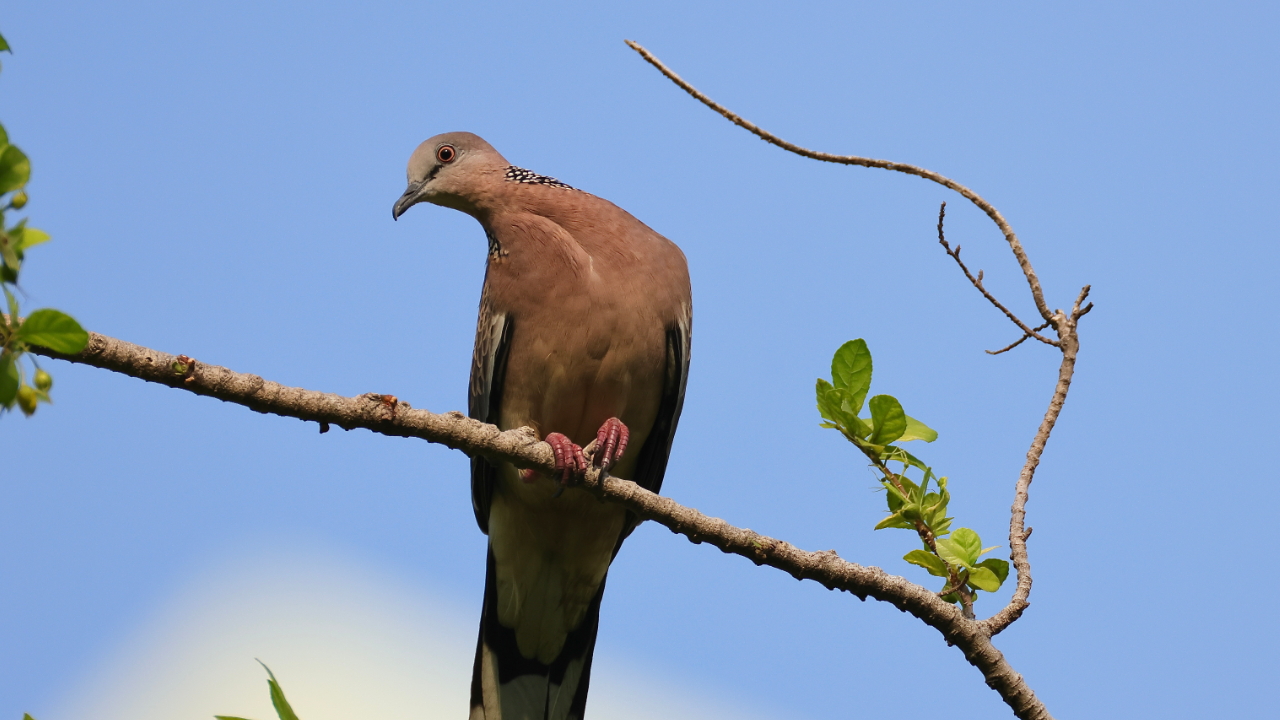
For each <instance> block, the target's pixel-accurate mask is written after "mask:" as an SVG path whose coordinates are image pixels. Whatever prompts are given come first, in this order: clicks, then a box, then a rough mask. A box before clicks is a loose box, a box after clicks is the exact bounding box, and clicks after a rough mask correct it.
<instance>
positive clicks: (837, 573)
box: [30, 333, 1050, 720]
mask: <svg viewBox="0 0 1280 720" xmlns="http://www.w3.org/2000/svg"><path fill="white" fill-rule="evenodd" d="M30 350H31V352H34V353H36V354H39V355H43V356H46V357H51V358H58V359H61V360H67V361H70V362H73V363H80V364H84V365H91V366H93V367H98V368H103V369H106V370H112V371H114V372H118V373H121V374H123V375H128V376H130V377H135V378H139V379H141V380H146V381H149V382H154V383H159V384H161V385H166V386H168V387H171V388H175V389H179V390H185V391H187V392H191V393H195V394H196V395H206V396H209V397H214V398H217V399H219V400H222V401H224V402H229V403H235V404H237V405H243V406H245V407H247V408H249V409H251V410H254V411H256V412H261V413H270V414H273V415H280V416H283V417H292V418H298V419H300V420H306V421H311V422H317V423H320V432H325V431H326V430H327V429H328V426H329V425H337V426H339V427H342V428H344V429H347V430H351V429H354V428H364V429H366V430H370V431H372V432H376V433H379V434H382V435H390V436H398V437H413V438H419V439H422V440H426V441H428V442H433V443H440V444H442V445H445V446H447V447H450V448H454V449H456V450H461V451H463V452H465V453H467V454H468V455H472V456H476V455H480V456H484V457H487V458H490V459H492V460H496V461H505V462H510V463H513V464H515V465H516V466H518V467H522V468H534V469H537V470H541V471H542V472H543V473H545V474H546V475H547V476H548V477H549V476H550V475H552V474H553V473H554V470H555V461H554V458H553V455H552V452H551V447H550V446H549V445H547V444H546V443H544V442H541V441H539V440H538V437H537V434H536V433H535V432H534V431H533V430H532V429H530V428H519V429H515V430H507V431H505V432H503V431H500V430H498V428H497V427H495V426H493V425H487V424H485V423H482V422H479V421H478V420H472V419H471V418H468V417H466V416H465V415H463V414H462V413H460V412H457V411H453V412H448V413H444V414H437V413H433V412H429V411H426V410H418V409H415V408H411V407H410V406H409V404H408V403H406V402H402V401H400V400H398V399H396V398H395V397H394V396H391V395H381V394H376V393H370V394H366V395H359V396H356V397H343V396H341V395H334V394H332V393H321V392H316V391H314V390H306V389H303V388H296V387H288V386H285V385H281V384H280V383H276V382H271V381H269V380H264V379H263V378H262V377H260V376H258V375H251V374H245V373H238V372H234V371H232V370H229V369H227V368H224V367H221V366H218V365H209V364H206V363H203V362H200V361H197V360H194V359H192V358H190V357H187V356H186V355H176V356H175V355H170V354H168V353H162V352H158V351H156V350H151V349H149V348H145V347H142V346H140V345H134V344H132V343H128V342H124V341H123V340H117V339H115V338H111V337H107V336H105V335H100V334H98V333H89V344H88V345H87V346H86V347H85V349H84V350H82V351H80V352H78V353H75V354H73V355H65V354H62V353H58V352H54V351H52V350H49V349H47V348H40V347H31V349H30ZM547 482H551V480H547ZM580 487H581V489H582V490H585V491H586V492H589V493H591V494H593V495H595V496H596V497H597V498H599V499H600V500H603V501H607V502H613V503H618V504H619V505H622V506H623V507H626V508H627V509H628V510H631V511H632V512H634V513H636V515H637V516H639V517H640V518H642V519H645V520H653V521H654V522H656V523H658V524H660V525H663V526H665V527H667V528H668V529H670V530H671V531H672V532H674V533H678V534H681V535H684V536H685V537H687V538H689V539H690V540H691V541H693V542H694V543H704V542H705V543H709V544H711V545H714V546H715V547H717V548H719V549H720V550H722V551H723V552H726V553H732V554H734V555H740V556H742V557H745V558H747V559H748V560H750V561H752V562H753V563H755V564H756V565H768V566H770V567H774V568H777V569H779V570H782V571H783V572H786V573H788V574H790V575H791V576H792V577H794V578H796V579H797V580H813V581H815V582H818V583H820V584H822V585H823V586H824V587H826V588H828V589H831V590H843V591H845V592H848V593H852V594H854V595H856V596H858V597H859V598H860V599H863V600H865V599H866V598H868V597H870V598H873V599H875V600H880V601H882V602H886V603H889V604H891V605H893V606H894V607H896V608H898V609H899V610H901V611H903V612H908V613H911V614H912V615H914V616H916V617H918V618H920V619H921V620H923V621H924V622H925V623H926V624H928V625H930V626H931V627H933V628H935V629H937V630H938V631H939V632H941V633H942V635H943V638H944V639H945V640H946V641H947V643H948V644H949V645H955V646H956V647H958V648H960V650H961V651H962V652H963V653H964V655H965V658H966V659H968V661H969V662H970V663H971V664H973V665H974V666H975V667H977V668H978V669H979V670H981V671H982V674H983V676H984V677H985V678H986V681H987V684H988V685H990V686H991V687H992V688H994V689H995V690H996V691H997V692H999V693H1000V696H1001V697H1002V698H1004V700H1005V702H1006V703H1008V704H1009V706H1010V707H1011V708H1013V711H1014V713H1015V715H1017V716H1018V717H1019V718H1024V719H1026V720H1031V719H1035V720H1045V719H1047V718H1050V715H1049V713H1048V711H1047V710H1046V709H1045V707H1044V705H1043V703H1041V702H1040V701H1039V700H1038V699H1037V698H1036V696H1035V693H1033V692H1032V691H1031V688H1030V687H1028V686H1027V684H1026V682H1025V681H1024V680H1023V679H1022V676H1021V675H1019V674H1018V673H1017V672H1016V671H1014V669H1013V668H1012V667H1011V666H1010V665H1009V663H1008V661H1007V660H1005V658H1004V655H1003V654H1002V653H1001V652H1000V651H999V650H997V649H996V648H995V646H994V645H992V644H991V638H990V635H989V633H988V629H987V626H986V625H985V624H984V623H983V622H980V621H974V620H967V619H965V618H964V617H963V616H962V615H961V612H960V610H959V609H957V608H956V607H955V606H954V605H952V604H951V603H948V602H944V601H943V600H942V599H941V598H939V597H938V596H937V594H936V593H934V592H932V591H930V590H929V589H927V588H925V587H922V586H920V585H916V584H915V583H912V582H910V581H908V580H907V579H906V578H902V577H898V576H896V575H890V574H888V573H886V572H885V571H883V570H881V569H880V568H877V567H868V566H864V565H859V564H857V563H851V562H848V561H846V560H843V559H841V558H840V556H839V555H837V554H836V552H835V551H834V550H829V551H826V552H808V551H805V550H801V549H799V548H797V547H795V546H794V545H791V544H790V543H787V542H784V541H781V540H776V539H774V538H771V537H767V536H765V535H761V534H759V533H756V532H754V531H752V530H749V529H745V528H739V527H735V526H733V525H731V524H729V523H727V522H725V521H724V520H721V519H719V518H713V517H708V516H706V515H703V514H702V513H700V512H698V511H697V510H695V509H693V508H689V507H685V506H683V505H680V504H679V503H677V502H676V501H674V500H672V499H671V498H668V497H663V496H661V495H656V494H654V493H652V492H649V491H648V490H645V489H644V488H642V487H640V486H639V485H636V484H635V483H633V482H631V481H630V480H623V479H620V478H615V477H611V476H610V475H609V474H608V473H605V472H601V471H600V470H598V469H596V468H595V467H591V468H590V469H589V470H588V471H587V474H586V477H585V478H584V479H583V480H582V482H581V483H580Z"/></svg>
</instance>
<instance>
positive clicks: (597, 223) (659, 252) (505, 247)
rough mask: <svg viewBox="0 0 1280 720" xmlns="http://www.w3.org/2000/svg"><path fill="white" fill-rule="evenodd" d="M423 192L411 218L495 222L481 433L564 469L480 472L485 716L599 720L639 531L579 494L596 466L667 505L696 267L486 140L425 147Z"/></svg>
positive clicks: (412, 168) (479, 385)
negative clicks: (489, 429) (615, 622)
mask: <svg viewBox="0 0 1280 720" xmlns="http://www.w3.org/2000/svg"><path fill="white" fill-rule="evenodd" d="M408 179H409V187H408V189H407V190H405V192H404V195H402V196H401V197H400V199H399V200H397V201H396V203H395V207H394V209H393V211H392V215H393V217H396V218H398V217H399V216H400V215H401V214H402V213H404V211H405V210H407V209H408V208H409V207H410V206H412V205H414V204H416V203H419V202H423V201H426V202H429V203H434V204H436V205H443V206H445V207H450V208H454V209H456V210H461V211H462V212H465V213H467V214H468V215H471V216H472V217H474V218H475V219H476V220H478V221H479V222H480V225H481V227H483V228H484V231H485V235H486V237H487V238H488V241H489V257H488V265H487V268H486V270H485V278H484V289H483V292H482V294H481V297H480V318H479V322H478V323H477V326H476V344H475V354H474V356H473V358H472V364H471V384H470V396H469V406H470V407H469V409H470V415H471V417H473V418H475V419H477V420H481V421H483V422H487V423H493V424H495V425H497V426H498V427H499V428H501V429H503V430H506V429H509V428H517V427H521V426H528V427H531V428H533V429H534V430H535V431H537V433H538V435H539V437H541V438H542V439H543V440H545V441H546V442H547V443H548V444H550V445H551V447H552V450H553V451H554V455H555V459H556V469H557V472H556V475H555V476H554V477H546V476H543V475H540V474H536V473H533V472H531V471H521V470H518V469H517V468H515V467H514V466H512V465H510V464H507V463H498V464H494V463H491V462H490V461H488V460H485V459H483V458H473V459H472V461H471V497H472V505H473V508H474V510H475V516H476V522H477V523H479V525H480V529H481V530H482V531H484V532H485V533H487V534H488V536H489V550H488V560H487V563H488V565H487V570H486V573H485V590H484V609H483V612H482V615H481V619H480V638H479V642H478V643H477V647H476V658H475V666H474V670H473V675H472V680H471V715H470V717H471V719H472V720H544V719H545V720H550V719H553V718H554V719H556V720H560V719H562V718H581V717H582V716H583V713H584V710H585V708H586V700H587V685H588V680H589V678H590V674H591V656H592V652H593V650H594V648H595V643H596V629H597V626H598V624H599V619H600V598H601V596H602V595H603V593H604V585H605V575H606V573H607V572H608V570H609V564H610V562H612V560H613V558H614V556H615V555H617V553H618V549H619V548H620V547H621V546H622V541H623V540H624V539H626V537H627V536H628V535H629V534H630V533H631V531H632V530H633V529H634V528H635V526H636V524H637V519H636V517H635V516H634V515H632V514H631V513H629V512H627V511H625V510H624V509H622V508H620V507H619V506H617V505H612V504H602V503H600V502H597V501H596V500H595V499H594V498H592V497H591V496H590V495H588V494H587V493H586V492H584V491H582V490H581V489H578V488H575V487H572V483H571V482H569V481H570V480H571V479H572V477H573V476H575V474H578V473H581V472H583V471H585V469H586V463H587V462H592V463H595V464H596V465H597V466H600V467H603V468H606V469H609V471H610V473H611V474H613V475H615V476H617V477H622V478H627V479H630V480H633V481H635V482H636V483H637V484H639V485H640V486H641V487H644V488H647V489H649V490H652V491H654V492H657V491H658V490H659V489H660V488H661V486H662V477H663V475H664V473H665V472H666V467H667V457H668V455H669V454H670V451H671V440H672V437H673V436H674V435H675V430H676V422H677V421H678V420H679V417H680V409H681V406H682V405H683V404H684V390H685V381H686V378H687V377H688V371H689V341H690V328H691V322H692V315H691V307H692V306H691V294H690V287H689V271H688V267H687V266H686V264H685V258H684V254H683V253H681V252H680V249H679V248H677V247H676V246H675V244H674V243H672V242H671V241H669V240H667V239H666V238H664V237H663V236H661V235H659V234H658V233H656V232H654V231H653V230H652V229H650V228H649V227H648V226H646V225H645V224H643V223H641V222H640V221H639V220H636V219H635V218H634V217H632V216H631V215H630V214H628V213H627V212H626V211H624V210H622V209H621V208H619V207H618V206H616V205H614V204H613V203H611V202H609V201H607V200H603V199H601V198H598V197H596V196H594V195H591V194H590V193H586V192H583V191H581V190H576V189H574V188H572V187H570V186H568V185H566V184H564V183H562V182H560V181H558V180H556V179H555V178H550V177H546V176H544V175H538V174H536V173H533V172H530V171H528V170H524V169H521V168H518V167H515V166H514V165H511V164H510V163H508V162H507V161H506V160H504V159H503V157H502V156H501V155H499V154H498V152H497V151H496V150H494V149H493V148H492V147H491V146H490V145H489V144H488V143H486V142H485V141H484V140H482V139H480V138H479V137H477V136H475V135H472V134H471V133H446V134H444V135H437V136H435V137H433V138H431V139H429V140H427V141H426V142H424V143H422V144H421V145H419V146H418V148H417V150H415V151H414V153H413V156H412V157H410V158H409V170H408ZM591 441H595V450H594V454H591V453H590V450H591V446H590V443H591ZM584 445H587V446H588V448H587V449H588V453H587V454H586V455H584V453H583V450H582V446H584ZM588 457H589V458H590V459H589V460H588V459H587V458H588ZM566 486H567V487H566Z"/></svg>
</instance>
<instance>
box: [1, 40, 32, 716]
mask: <svg viewBox="0 0 1280 720" xmlns="http://www.w3.org/2000/svg"><path fill="white" fill-rule="evenodd" d="M0 42H4V38H0ZM22 720H36V719H35V718H33V717H31V715H30V713H22Z"/></svg>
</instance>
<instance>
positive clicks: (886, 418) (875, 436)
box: [867, 395, 907, 445]
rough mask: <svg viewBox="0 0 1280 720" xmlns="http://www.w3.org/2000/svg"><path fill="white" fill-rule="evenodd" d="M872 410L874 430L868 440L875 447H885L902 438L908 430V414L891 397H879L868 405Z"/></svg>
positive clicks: (874, 398)
mask: <svg viewBox="0 0 1280 720" xmlns="http://www.w3.org/2000/svg"><path fill="white" fill-rule="evenodd" d="M867 405H868V406H869V407H870V408H871V422H872V430H871V437H870V438H868V439H867V441H868V442H870V443H871V444H873V445H885V444H888V443H891V442H893V441H894V440H897V439H898V438H900V437H902V433H903V432H905V431H906V429H907V414H906V413H904V412H903V411H902V404H901V403H899V402H898V400H897V399H896V398H894V397H893V396H891V395H877V396H875V397H873V398H871V402H869V403H867Z"/></svg>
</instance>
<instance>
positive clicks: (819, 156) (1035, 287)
mask: <svg viewBox="0 0 1280 720" xmlns="http://www.w3.org/2000/svg"><path fill="white" fill-rule="evenodd" d="M627 45H629V46H630V47H631V49H632V50H635V51H636V52H638V53H640V56H641V57H643V58H644V59H645V60H647V61H649V63H650V64H651V65H653V66H654V67H656V68H657V69H658V70H659V71H660V72H661V73H662V74H663V75H666V76H667V77H668V78H669V79H670V80H671V82H674V83H675V84H676V85H679V86H680V88H681V89H683V90H684V91H685V92H687V93H689V94H690V95H692V96H693V97H694V98H695V99H696V100H698V102H700V103H702V104H703V105H706V106H707V107H709V108H711V109H712V110H715V111H716V112H717V113H720V114H721V115H723V116H724V118H725V119H726V120H728V121H729V122H731V123H733V124H734V125H737V126H738V127H741V128H743V129H744V130H746V131H747V132H749V133H752V134H753V135H755V136H756V137H759V138H760V139H761V140H764V141H765V142H768V143H772V144H774V145H777V146H778V147H780V148H782V149H783V150H787V151H790V152H793V153H795V154H797V155H801V156H803V157H807V158H811V159H813V160H821V161H822V162H829V163H838V164H840V165H861V166H862V167H869V168H880V169H882V170H893V171H895V172H900V173H906V174H908V175H915V176H916V177H922V178H924V179H926V180H932V181H933V182H936V183H938V184H939V185H942V186H943V187H946V188H950V189H951V190H955V191H956V192H958V193H960V194H961V195H963V196H965V197H966V198H968V200H969V201H970V202H972V203H973V204H974V205H977V206H978V208H979V209H981V210H982V212H984V213H986V214H987V217H989V218H991V221H992V222H994V223H995V224H996V227H998V228H1000V232H1002V233H1004V238H1005V240H1007V241H1008V242H1009V247H1010V249H1012V250H1013V255H1014V257H1016V258H1017V259H1018V266H1019V267H1021V268H1022V274H1023V275H1025V276H1026V278H1027V284H1028V285H1030V287H1031V296H1032V298H1033V299H1034V300H1035V303H1036V309H1037V310H1039V311H1040V316H1041V317H1042V318H1043V319H1045V320H1048V319H1049V318H1050V316H1051V315H1052V313H1051V312H1049V305H1048V304H1047V303H1045V301H1044V292H1043V291H1042V290H1041V289H1040V279H1039V278H1038V277H1036V273H1035V270H1033V269H1032V268H1031V261H1030V260H1028V259H1027V253H1026V252H1025V251H1023V249H1022V242H1021V241H1019V240H1018V236H1017V235H1015V234H1014V232H1013V228H1012V227H1010V226H1009V223H1008V222H1006V221H1005V219H1004V216H1003V215H1001V214H1000V211H999V210H996V209H995V207H994V206H993V205H992V204H991V203H989V202H987V201H986V200H983V199H982V197H980V196H979V195H978V194H977V193H975V192H974V191H972V190H970V189H969V188H967V187H965V186H963V185H961V184H960V183H958V182H956V181H955V180H952V179H950V178H948V177H945V176H943V175H939V174H938V173H936V172H933V171H932V170H926V169H924V168H922V167H916V166H915V165H907V164H906V163H896V162H890V161H888V160H874V159H871V158H864V157H859V156H857V155H832V154H831V153H825V152H817V151H814V150H808V149H806V148H802V147H800V146H799V145H796V144H795V143H791V142H787V141H786V140H783V139H782V138H780V137H778V136H777V135H774V134H773V133H770V132H767V131H765V130H762V129H761V128H760V127H758V126H757V125H755V124H754V123H752V122H749V121H747V120H744V119H743V118H742V117H740V116H739V115H738V114H737V113H734V112H733V111H731V110H729V109H728V108H726V107H724V106H723V105H721V104H719V103H717V102H716V101H714V100H712V99H711V98H709V97H707V96H706V95H704V94H702V93H701V92H699V90H698V89H697V88H695V87H694V86H692V85H690V84H689V83H687V82H685V81H684V79H683V78H681V77H680V76H679V75H677V74H675V72H673V71H672V70H671V69H670V68H668V67H667V66H666V65H663V64H662V61H661V60H659V59H658V58H656V57H654V55H653V53H651V52H649V51H648V50H646V49H644V47H642V46H641V45H640V43H637V42H635V41H632V40H628V41H627Z"/></svg>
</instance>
